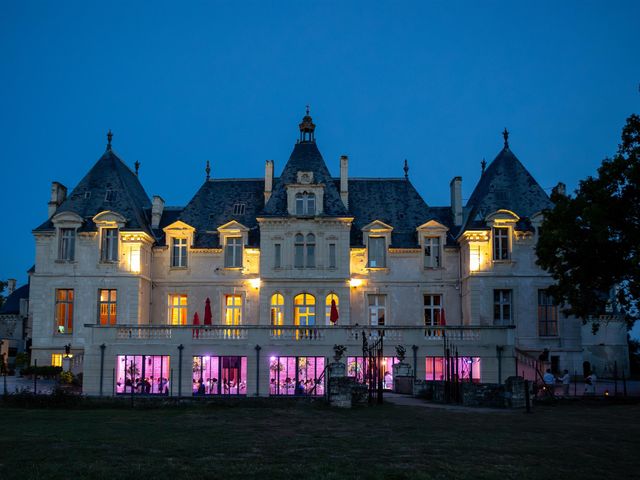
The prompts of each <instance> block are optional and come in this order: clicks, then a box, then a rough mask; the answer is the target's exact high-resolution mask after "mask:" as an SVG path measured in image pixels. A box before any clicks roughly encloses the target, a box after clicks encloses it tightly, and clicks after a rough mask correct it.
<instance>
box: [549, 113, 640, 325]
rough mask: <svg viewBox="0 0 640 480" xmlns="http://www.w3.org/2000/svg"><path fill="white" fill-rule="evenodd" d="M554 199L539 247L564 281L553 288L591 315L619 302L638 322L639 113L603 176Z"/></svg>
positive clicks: (566, 305)
mask: <svg viewBox="0 0 640 480" xmlns="http://www.w3.org/2000/svg"><path fill="white" fill-rule="evenodd" d="M551 200H552V201H553V202H554V204H555V205H554V208H553V209H550V210H547V211H546V212H545V219H544V221H543V223H542V231H541V235H540V236H539V239H538V244H537V247H536V253H537V255H538V261H537V262H538V265H540V266H541V267H542V268H544V269H546V270H548V271H549V272H550V273H551V275H552V276H553V278H554V279H555V280H556V281H557V284H556V285H554V286H553V287H551V288H550V293H551V295H552V296H553V297H554V298H555V300H556V301H557V302H558V303H559V304H560V305H563V310H564V312H565V313H567V314H572V315H576V316H577V317H579V318H581V319H582V320H583V321H585V322H586V321H587V320H589V319H590V318H593V316H595V315H601V314H605V313H606V312H610V311H611V308H613V309H614V311H616V312H618V313H620V314H622V315H624V317H625V320H627V322H628V324H629V326H631V325H632V324H633V322H634V321H635V319H636V318H637V317H638V309H637V300H638V298H640V257H639V254H640V252H639V251H638V250H639V249H640V117H639V116H638V115H635V114H634V115H631V116H630V117H629V118H628V119H627V123H626V125H625V126H624V128H623V130H622V143H621V144H620V145H619V146H618V152H617V153H616V155H615V156H614V157H613V158H611V159H605V160H604V161H603V162H602V165H601V166H600V168H598V173H597V175H596V176H594V177H588V178H587V179H585V180H582V181H581V182H580V185H579V188H578V189H577V190H576V192H575V194H574V196H566V195H564V194H562V193H561V192H559V191H558V190H557V189H556V190H554V192H553V193H552V195H551Z"/></svg>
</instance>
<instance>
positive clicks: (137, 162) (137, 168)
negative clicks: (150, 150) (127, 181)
mask: <svg viewBox="0 0 640 480" xmlns="http://www.w3.org/2000/svg"><path fill="white" fill-rule="evenodd" d="M133 166H134V167H135V169H136V177H137V176H138V170H140V162H139V161H138V160H136V163H134V164H133Z"/></svg>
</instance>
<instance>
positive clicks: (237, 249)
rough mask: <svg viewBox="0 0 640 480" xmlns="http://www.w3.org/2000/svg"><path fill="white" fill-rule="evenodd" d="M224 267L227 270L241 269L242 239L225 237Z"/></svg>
mask: <svg viewBox="0 0 640 480" xmlns="http://www.w3.org/2000/svg"><path fill="white" fill-rule="evenodd" d="M224 266H225V267H227V268H239V267H242V237H227V241H226V244H225V246H224Z"/></svg>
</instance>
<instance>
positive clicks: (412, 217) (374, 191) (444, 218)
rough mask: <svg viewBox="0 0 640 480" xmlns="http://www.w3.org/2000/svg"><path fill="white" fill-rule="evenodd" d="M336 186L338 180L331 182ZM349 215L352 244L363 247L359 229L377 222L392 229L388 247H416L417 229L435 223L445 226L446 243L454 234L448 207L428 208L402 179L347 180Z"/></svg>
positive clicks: (409, 184)
mask: <svg viewBox="0 0 640 480" xmlns="http://www.w3.org/2000/svg"><path fill="white" fill-rule="evenodd" d="M334 182H335V184H336V185H339V182H340V180H339V179H334ZM349 213H350V214H352V215H353V217H354V220H353V224H352V227H351V245H352V246H363V235H362V228H363V227H365V226H366V225H368V224H369V223H371V222H373V221H374V220H380V221H381V222H384V223H386V224H388V225H390V226H392V227H393V230H392V232H391V246H392V247H396V248H416V247H418V245H419V243H418V234H417V232H416V228H418V227H419V226H420V225H422V224H424V223H426V222H428V221H429V220H436V221H438V222H439V223H442V224H443V225H445V226H446V227H448V228H449V229H450V230H449V235H448V238H447V240H448V242H447V243H452V242H453V237H452V236H451V233H453V232H454V231H455V227H454V226H453V219H452V215H451V208H450V207H429V206H428V205H427V204H426V203H425V201H424V200H423V199H422V197H421V196H420V194H419V193H418V191H417V190H416V189H415V188H414V186H413V185H412V184H411V182H410V181H409V180H407V179H404V178H351V179H349Z"/></svg>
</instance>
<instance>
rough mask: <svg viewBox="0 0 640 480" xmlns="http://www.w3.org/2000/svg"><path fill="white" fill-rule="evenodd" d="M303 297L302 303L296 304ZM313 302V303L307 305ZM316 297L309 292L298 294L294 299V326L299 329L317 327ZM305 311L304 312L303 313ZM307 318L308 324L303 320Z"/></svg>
mask: <svg viewBox="0 0 640 480" xmlns="http://www.w3.org/2000/svg"><path fill="white" fill-rule="evenodd" d="M299 297H302V303H296V301H297V299H298V298H299ZM308 300H311V303H307V302H308ZM316 303H317V302H316V297H315V296H314V295H312V294H311V293H308V292H301V293H298V294H297V295H296V296H294V297H293V324H294V325H295V326H297V327H312V326H315V325H316ZM303 309H304V311H303ZM302 318H305V319H306V323H302V322H301V319H302Z"/></svg>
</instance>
